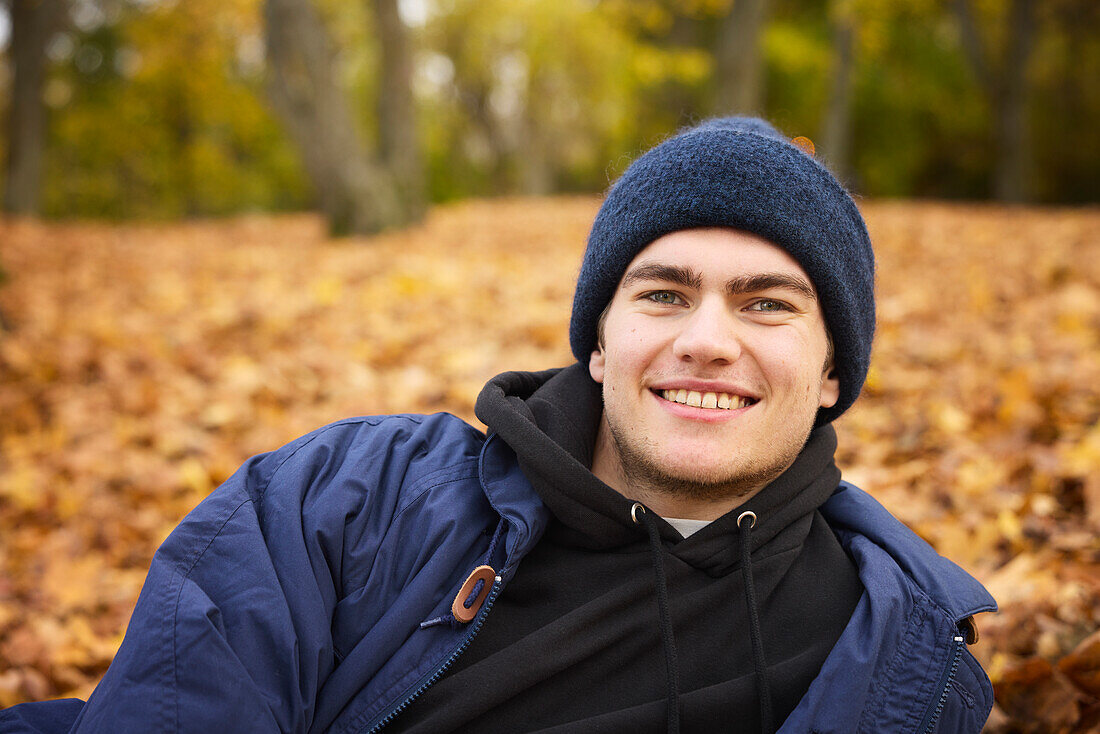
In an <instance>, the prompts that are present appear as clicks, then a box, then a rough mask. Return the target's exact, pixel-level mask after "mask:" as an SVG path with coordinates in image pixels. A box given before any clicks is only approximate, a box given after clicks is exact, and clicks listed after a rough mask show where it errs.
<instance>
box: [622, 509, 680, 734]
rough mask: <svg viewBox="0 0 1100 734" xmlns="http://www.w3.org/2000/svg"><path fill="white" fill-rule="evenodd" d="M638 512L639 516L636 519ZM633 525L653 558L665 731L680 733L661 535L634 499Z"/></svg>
mask: <svg viewBox="0 0 1100 734" xmlns="http://www.w3.org/2000/svg"><path fill="white" fill-rule="evenodd" d="M639 515H641V519H640V520H639V517H638V516H639ZM630 517H631V519H633V520H634V523H635V524H639V523H640V524H642V525H644V526H645V529H646V533H647V534H648V535H649V550H650V558H652V559H653V576H654V579H655V581H656V583H657V610H658V613H659V614H660V617H661V640H662V643H663V644H664V648H665V683H666V687H667V689H668V732H669V734H679V732H680V668H679V666H678V665H677V664H676V639H675V638H674V637H673V635H672V615H671V614H669V611H668V582H667V581H666V580H665V564H664V556H663V554H662V553H661V534H660V532H659V531H658V530H657V522H656V521H655V520H654V519H653V518H652V517H651V516H650V514H649V513H648V512H646V508H645V505H643V504H642V503H641V502H635V503H634V504H633V505H632V506H631V508H630Z"/></svg>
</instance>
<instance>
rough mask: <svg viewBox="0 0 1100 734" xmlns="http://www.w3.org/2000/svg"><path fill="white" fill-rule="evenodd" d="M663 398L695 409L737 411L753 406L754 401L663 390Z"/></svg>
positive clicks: (736, 397) (711, 393) (686, 391)
mask: <svg viewBox="0 0 1100 734" xmlns="http://www.w3.org/2000/svg"><path fill="white" fill-rule="evenodd" d="M661 397H663V398H664V399H665V400H670V401H672V402H674V403H680V404H681V405H690V406H692V407H695V408H719V409H722V410H736V409H737V408H744V407H745V406H747V405H751V404H752V400H751V399H749V398H745V397H741V396H739V395H730V394H729V393H724V392H718V393H715V392H708V393H701V392H697V391H695V390H662V391H661Z"/></svg>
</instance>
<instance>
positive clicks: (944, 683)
mask: <svg viewBox="0 0 1100 734" xmlns="http://www.w3.org/2000/svg"><path fill="white" fill-rule="evenodd" d="M964 644H965V641H964V640H963V638H962V637H961V636H959V635H956V636H955V649H954V651H953V652H952V653H951V662H950V664H949V665H948V666H947V667H946V668H945V669H944V671H943V675H941V676H940V685H939V689H940V698H939V700H938V701H937V702H936V707H935V708H934V709H932V710H931V711H929V712H928V713H927V714H925V717H924V721H923V722H922V723H921V725H920V727H918V729H917V731H919V732H920V733H921V734H932V732H933V731H934V730H935V728H936V723H937V722H939V720H940V714H942V713H943V707H944V706H945V705H946V704H947V693H948V691H950V690H951V684H952V683H953V682H954V680H955V673H956V672H957V671H958V669H959V658H961V657H962V651H963V645H964Z"/></svg>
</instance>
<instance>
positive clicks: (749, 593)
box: [737, 512, 775, 734]
mask: <svg viewBox="0 0 1100 734" xmlns="http://www.w3.org/2000/svg"><path fill="white" fill-rule="evenodd" d="M742 520H746V521H747V522H744V523H743V522H742ZM755 525H756V513H755V512H742V513H741V514H740V515H738V516H737V529H738V530H739V531H740V532H739V533H738V534H739V535H740V536H741V578H742V579H743V581H744V583H745V604H747V605H748V608H749V636H750V637H751V638H752V664H753V667H755V668H756V692H757V694H758V697H759V699H760V731H762V732H763V733H764V734H772V732H773V731H775V729H774V727H772V696H771V689H770V688H769V687H768V665H767V663H766V662H765V661H764V638H763V635H761V634H760V614H759V613H758V612H757V610H756V587H755V586H754V585H753V583H752V538H751V535H752V533H751V531H752V529H753V526H755Z"/></svg>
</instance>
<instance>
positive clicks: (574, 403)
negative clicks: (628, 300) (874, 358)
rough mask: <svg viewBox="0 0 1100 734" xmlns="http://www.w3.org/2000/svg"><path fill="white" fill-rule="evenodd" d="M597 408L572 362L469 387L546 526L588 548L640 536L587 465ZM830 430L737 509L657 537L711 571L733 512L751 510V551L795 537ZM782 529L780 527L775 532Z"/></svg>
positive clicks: (732, 564)
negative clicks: (541, 506) (545, 514)
mask: <svg viewBox="0 0 1100 734" xmlns="http://www.w3.org/2000/svg"><path fill="white" fill-rule="evenodd" d="M602 411H603V398H602V393H601V387H600V385H599V384H598V383H596V382H595V381H594V380H593V379H592V378H591V376H590V375H589V373H588V370H587V368H586V367H585V366H584V365H583V364H581V363H579V362H578V363H575V364H573V365H571V366H569V367H566V368H564V369H554V370H547V371H544V372H533V373H531V372H505V373H503V374H501V375H498V376H497V377H494V378H493V379H492V380H490V381H489V383H488V384H487V385H486V386H485V388H484V389H483V390H482V392H481V394H480V395H479V396H478V400H477V406H476V413H477V417H478V418H480V419H481V420H482V421H483V422H484V423H485V424H486V425H487V426H489V429H490V430H491V431H492V432H493V433H496V434H498V435H499V436H500V438H501V439H503V440H504V441H505V442H506V443H507V444H508V445H509V446H510V447H511V448H512V450H513V451H515V453H516V456H517V459H518V461H519V465H520V467H521V468H522V470H523V472H524V474H526V475H527V477H528V479H529V480H530V481H531V484H532V486H534V488H535V491H536V492H538V494H539V496H540V498H541V499H542V501H543V502H544V503H545V504H546V506H547V507H548V508H549V509H550V511H551V513H552V514H553V516H554V518H555V519H556V520H557V521H558V522H557V523H555V524H553V525H552V527H551V528H550V529H549V530H548V532H554V533H556V534H560V536H559V537H562V538H565V539H567V540H568V542H570V543H573V544H576V545H581V546H584V547H587V548H594V549H611V548H616V547H620V546H623V545H626V544H630V543H636V542H638V541H639V540H640V538H641V537H643V534H642V531H641V529H640V528H639V526H637V525H635V524H634V522H633V521H632V520H631V516H630V508H631V506H632V505H633V504H634V501H633V500H631V499H629V498H627V497H624V496H623V495H621V494H619V493H618V492H617V491H615V490H614V489H612V488H611V487H609V486H608V485H607V484H605V483H604V482H602V481H600V480H599V479H598V478H597V477H596V476H595V475H594V474H593V473H592V472H591V471H590V469H589V467H590V466H591V463H592V447H593V445H594V444H595V438H596V431H597V429H598V427H599V422H600V418H601V416H602ZM835 449H836V434H835V432H834V431H833V429H832V427H831V426H828V425H826V426H821V427H819V428H817V429H815V430H814V431H813V432H812V433H811V435H810V438H809V440H808V441H807V443H806V446H805V447H804V448H803V450H802V452H801V453H800V454H799V456H798V458H797V459H796V460H795V462H794V464H792V465H791V466H790V467H789V468H788V469H787V470H786V471H785V472H784V473H783V474H782V475H780V476H779V477H778V478H777V479H776V480H775V481H773V482H772V483H771V484H769V485H768V486H767V487H766V488H765V489H764V490H763V491H762V492H760V493H758V494H757V495H755V496H754V497H752V498H751V499H749V500H748V501H746V502H745V503H744V504H742V505H741V506H739V507H738V508H737V510H736V512H731V513H728V514H727V515H725V516H723V517H721V518H719V519H717V520H715V521H714V522H712V523H711V524H710V525H708V526H706V527H705V528H703V529H702V530H700V531H698V532H697V533H695V534H693V535H692V536H691V537H689V538H686V539H685V538H682V537H681V535H680V534H679V533H678V532H677V531H676V530H675V529H674V528H673V527H672V526H671V525H669V524H668V523H666V522H664V520H659V522H658V526H659V530H660V535H661V539H662V540H663V541H664V542H665V544H666V545H671V548H670V552H672V553H673V554H674V555H676V556H677V557H679V558H681V560H683V561H685V562H687V563H690V564H691V565H693V566H696V567H699V568H705V569H707V570H708V571H709V572H712V573H715V574H722V573H727V572H729V571H730V570H732V569H733V568H736V567H737V566H738V565H739V562H740V561H739V557H738V552H737V545H736V543H731V542H730V541H731V537H730V536H731V535H733V536H736V535H737V534H738V532H739V531H738V529H737V526H736V516H737V515H739V514H741V513H742V512H744V511H746V510H751V511H752V512H754V513H756V516H757V523H756V525H755V527H754V529H753V532H752V548H753V552H754V554H755V552H756V551H758V550H759V549H760V548H762V547H764V546H769V545H770V546H771V547H769V549H768V550H769V553H768V555H770V554H771V552H780V551H782V550H789V549H790V548H792V547H795V546H797V545H798V544H799V543H800V542H801V540H802V538H804V536H805V533H806V532H808V528H809V524H810V521H811V519H812V516H813V514H814V512H815V511H816V510H817V508H818V507H820V506H821V505H822V504H824V503H825V501H826V500H828V498H829V496H830V495H831V494H832V492H833V490H835V489H836V487H837V484H838V483H839V481H840V472H839V470H837V468H836V465H835V464H834V463H833V452H834V451H835ZM780 536H782V537H780Z"/></svg>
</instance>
